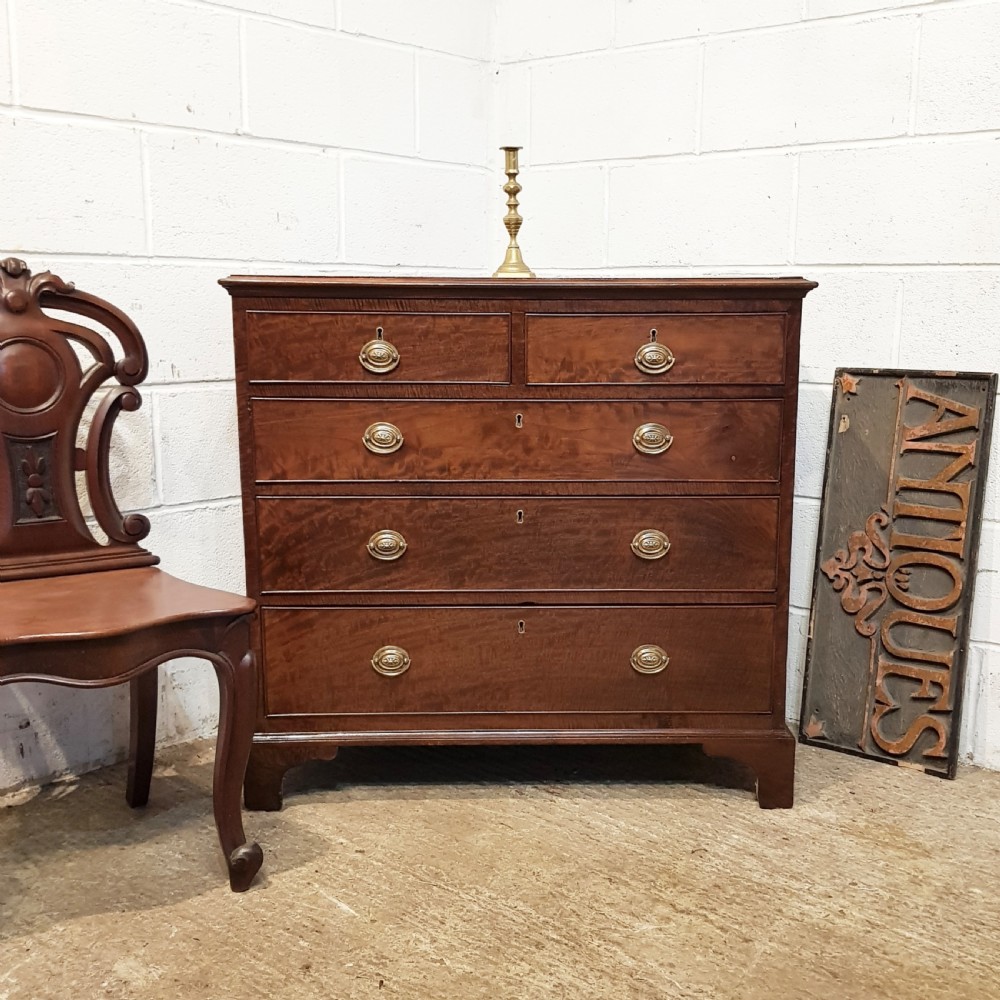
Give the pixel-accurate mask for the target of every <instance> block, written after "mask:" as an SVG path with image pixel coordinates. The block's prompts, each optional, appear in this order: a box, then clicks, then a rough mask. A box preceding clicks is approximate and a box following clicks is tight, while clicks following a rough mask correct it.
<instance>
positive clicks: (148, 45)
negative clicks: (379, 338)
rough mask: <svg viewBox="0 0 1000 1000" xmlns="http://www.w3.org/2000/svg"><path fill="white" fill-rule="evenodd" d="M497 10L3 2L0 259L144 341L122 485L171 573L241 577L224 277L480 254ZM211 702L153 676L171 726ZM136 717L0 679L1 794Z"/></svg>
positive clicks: (101, 694)
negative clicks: (62, 283) (129, 327)
mask: <svg viewBox="0 0 1000 1000" xmlns="http://www.w3.org/2000/svg"><path fill="white" fill-rule="evenodd" d="M494 17H495V10H494V7H493V5H492V3H486V2H482V3H480V2H472V3H470V2H466V0H435V3H434V4H433V6H431V5H427V4H412V3H406V2H403V0H399V2H386V0H222V2H202V0H143V2H142V3H134V2H131V0H0V176H2V177H3V194H2V196H0V257H2V256H7V255H11V254H13V255H15V256H18V257H23V258H25V259H26V260H27V261H28V263H29V265H30V266H31V267H32V268H33V269H36V270H45V269H51V270H52V271H54V272H55V273H56V274H59V275H61V276H62V277H64V278H65V279H66V280H70V281H74V282H75V283H76V284H77V286H78V287H80V288H83V289H85V290H87V291H91V292H93V293H95V294H97V295H100V296H102V297H104V298H106V299H108V300H110V301H111V302H114V303H115V304H116V305H118V306H120V307H122V308H123V309H125V311H126V312H128V313H129V314H130V315H131V316H132V317H133V318H134V319H135V321H136V322H137V324H138V325H139V328H140V330H142V332H143V334H144V336H145V338H146V342H147V346H148V349H149V354H150V362H151V364H150V375H149V379H148V380H147V383H146V385H145V388H144V389H143V397H144V404H143V407H142V409H141V410H139V411H138V412H136V413H133V414H123V415H122V417H121V419H120V420H119V422H118V429H117V431H116V441H115V449H116V451H115V455H116V466H117V475H116V478H117V481H118V482H119V483H120V484H121V486H122V489H121V492H120V497H119V499H120V502H121V505H122V506H123V507H125V508H128V509H138V510H142V511H144V512H145V513H146V514H147V515H148V516H149V518H150V520H151V521H152V532H151V534H150V538H149V545H150V548H151V549H152V550H153V551H154V552H156V553H157V554H158V555H160V556H161V558H162V561H163V566H164V568H165V569H167V570H168V571H171V572H175V573H177V574H178V575H181V576H184V577H186V578H188V579H191V580H193V581H195V582H198V583H202V584H206V585H209V586H217V587H224V588H228V589H231V590H237V591H239V590H242V589H243V586H244V582H243V568H242V557H243V542H242V535H241V526H240V517H239V501H238V495H239V475H238V458H237V456H238V451H237V444H236V426H235V396H234V391H233V381H232V380H233V361H232V339H231V336H232V335H231V320H230V313H229V297H228V295H227V294H226V293H225V291H224V290H223V289H222V288H220V287H219V285H218V284H217V280H218V279H219V278H220V277H223V276H225V275H227V274H230V273H233V272H244V273H245V272H251V273H254V272H256V273H260V272H265V273H278V272H299V273H400V272H409V273H414V272H416V273H419V272H429V273H436V274H449V273H469V272H483V271H484V270H485V269H486V268H487V266H488V264H489V262H490V260H491V259H492V256H493V255H494V254H490V253H488V252H487V251H488V248H487V232H488V231H489V230H490V229H491V228H495V226H494V227H491V226H490V225H489V222H495V217H498V216H499V215H500V214H502V207H501V199H502V192H500V190H499V185H500V184H502V183H503V177H502V175H501V174H500V173H499V169H498V166H497V157H496V156H495V155H493V154H492V153H491V151H490V150H489V149H488V134H487V123H488V121H489V110H490V107H491V100H490V94H491V91H492V87H493V78H492V76H491V72H490V65H489V63H490V55H491V50H490V46H491V44H492V37H493V33H492V27H493V21H494ZM491 206H492V208H493V212H492V213H490V211H489V208H490V207H491ZM491 215H492V217H493V218H490V216H491ZM501 235H502V234H499V233H498V234H496V237H495V240H494V242H495V243H497V244H498V245H499V244H500V242H501ZM126 473H127V475H126ZM0 613H2V607H0ZM217 707H218V695H217V691H216V688H215V679H214V674H213V672H212V669H211V667H210V666H208V665H207V664H201V663H198V662H197V661H183V662H178V663H174V664H171V665H170V667H169V668H161V695H160V727H159V738H160V740H161V741H173V740H183V739H188V738H191V737H193V736H197V735H207V734H210V733H212V732H214V726H215V719H216V712H217ZM126 709H127V695H126V691H125V690H124V689H121V690H119V689H112V690H105V691H98V692H75V691H67V690H65V689H60V688H56V687H53V686H37V687H36V686H30V685H14V686H10V687H5V688H3V689H0V789H5V788H11V787H15V786H18V785H31V784H34V783H37V782H40V781H44V780H46V779H48V778H51V777H53V776H55V775H58V774H60V773H64V772H79V771H83V770H86V769H88V768H91V767H95V766H98V765H99V764H102V763H105V762H107V761H109V760H112V759H114V758H115V757H119V756H121V755H122V753H123V750H124V746H125V743H126V739H127V727H128V719H127V711H126Z"/></svg>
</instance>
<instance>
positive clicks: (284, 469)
mask: <svg viewBox="0 0 1000 1000" xmlns="http://www.w3.org/2000/svg"><path fill="white" fill-rule="evenodd" d="M781 409H782V402H781V400H770V399H760V400H715V399H704V400H671V401H669V402H664V401H649V402H625V401H617V402H589V401H588V402H563V401H555V400H551V401H547V402H527V403H525V402H518V401H516V400H484V401H475V402H473V401H462V402H458V401H454V402H453V401H436V400H419V401H418V400H414V401H410V400H330V399H323V400H284V399H257V400H255V401H254V404H253V419H254V425H253V440H254V451H255V456H256V475H257V479H258V480H260V481H268V480H279V481H295V482H309V481H368V480H383V481H391V482H400V481H433V480H444V481H469V480H471V481H478V480H513V481H522V482H523V481H575V480H583V481H586V480H591V481H615V482H622V481H633V482H634V481H685V480H693V481H703V482H736V481H744V482H769V483H773V482H777V480H778V473H779V445H780V439H781V434H780V430H781ZM647 424H654V425H656V427H654V428H652V429H649V428H647V427H646V425H647ZM386 425H388V426H386ZM637 434H638V435H639V438H640V440H639V442H638V443H636V441H635V440H634V439H635V437H636V435H637ZM665 435H668V436H665ZM366 436H367V437H368V444H367V445H366V444H365V443H364V439H365V437H366ZM400 442H401V443H400ZM640 447H642V448H649V447H660V448H662V447H665V450H662V451H660V453H658V454H647V453H644V452H643V451H641V450H640ZM372 448H375V449H384V450H385V451H386V452H387V453H378V452H377V451H372V450H370V449H372ZM390 449H393V450H391V451H390Z"/></svg>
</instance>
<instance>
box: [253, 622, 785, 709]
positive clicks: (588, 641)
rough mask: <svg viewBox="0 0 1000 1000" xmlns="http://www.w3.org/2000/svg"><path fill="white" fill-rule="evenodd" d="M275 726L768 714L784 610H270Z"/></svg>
mask: <svg viewBox="0 0 1000 1000" xmlns="http://www.w3.org/2000/svg"><path fill="white" fill-rule="evenodd" d="M262 620H263V635H264V654H265V663H266V669H265V693H266V701H267V713H268V714H269V715H298V714H304V715H326V714H336V715H338V716H339V715H352V714H361V715H367V714H384V713H393V714H395V713H451V712H608V713H610V712H761V713H763V712H768V711H769V710H770V708H771V684H770V677H771V665H772V656H773V649H774V631H775V612H774V609H773V608H770V607H726V608H721V607H700V608H662V607H660V608H635V607H618V608H587V609H581V608H551V607H546V608H495V607H490V608H385V609H379V608H364V609H354V608H350V609H342V608H311V609H298V608H296V609H284V608H266V609H264V611H263V612H262Z"/></svg>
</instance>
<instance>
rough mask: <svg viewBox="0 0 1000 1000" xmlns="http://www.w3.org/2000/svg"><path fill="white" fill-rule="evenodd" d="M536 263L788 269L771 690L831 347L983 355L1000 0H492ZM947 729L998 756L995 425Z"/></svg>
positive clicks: (948, 356)
mask: <svg viewBox="0 0 1000 1000" xmlns="http://www.w3.org/2000/svg"><path fill="white" fill-rule="evenodd" d="M498 10H499V21H498V26H497V50H496V60H497V63H498V67H499V77H498V79H499V86H498V90H497V94H496V98H495V100H496V114H495V122H494V128H495V134H496V136H497V138H498V139H499V140H501V141H506V142H517V143H520V144H521V145H523V146H524V147H525V150H524V153H523V154H522V162H523V164H524V170H523V172H522V177H521V180H522V183H523V185H524V191H523V193H522V195H521V201H522V213H523V215H524V216H525V224H524V227H523V229H522V231H521V236H520V243H521V246H522V249H523V252H524V255H525V259H526V260H527V261H528V263H529V265H531V266H532V268H534V269H535V270H536V271H537V272H538V273H539V274H540V275H555V274H565V273H579V274H602V275H605V274H606V275H614V274H637V275H670V274H676V275H687V274H802V275H805V276H807V277H810V278H814V279H816V280H817V281H819V284H820V287H819V288H818V289H817V290H816V291H814V292H813V293H811V294H810V296H809V297H808V298H807V300H806V303H805V314H804V315H805V319H804V326H803V345H802V347H803V351H802V369H801V380H802V384H801V403H800V411H799V415H800V429H799V447H798V462H797V467H798V474H797V481H796V493H797V500H796V511H795V533H794V549H795V553H794V574H793V581H792V603H793V605H794V607H793V611H792V643H791V648H790V652H789V667H790V677H789V691H788V706H789V714H790V715H791V714H793V713H795V712H797V706H798V702H799V697H800V687H801V670H802V663H803V659H804V652H805V635H806V628H807V610H808V607H809V603H810V591H811V580H812V572H813V558H814V551H815V544H816V532H817V522H818V514H819V498H820V494H821V491H822V479H823V464H824V461H825V447H826V430H827V423H828V419H829V408H830V399H831V392H832V377H833V371H834V368H835V367H837V366H838V365H843V366H858V367H879V366H899V367H912V368H943V369H963V370H971V371H989V370H995V369H996V368H997V365H998V358H1000V352H998V349H997V343H998V341H997V334H998V331H1000V45H998V40H1000V3H998V2H995V0H992V2H990V0H988V2H984V0H939V2H936V3H918V2H912V0H892V2H889V0H755V2H753V3H748V2H746V0H701V2H699V0H689V2H677V3H664V2H660V0H584V2H577V0H547V2H545V0H543V2H538V0H534V2H530V3H529V2H528V0H504V2H501V3H500V4H499V5H498ZM996 438H997V443H996V444H995V445H994V449H993V460H992V461H993V474H992V477H991V482H990V486H989V492H988V495H987V503H986V517H987V521H986V523H985V524H984V527H983V536H982V545H981V551H980V563H979V566H980V569H979V574H978V579H977V581H976V591H977V593H976V600H975V606H974V610H973V617H972V640H973V641H972V647H971V654H970V659H969V676H968V685H967V700H966V711H965V719H964V724H963V730H962V739H961V748H962V752H963V755H964V756H965V757H966V758H967V759H969V760H972V761H974V762H976V763H979V764H983V765H986V766H989V767H994V768H1000V603H998V599H1000V582H998V581H1000V549H998V543H997V538H998V528H1000V520H998V519H1000V507H998V500H997V498H998V496H1000V487H998V485H997V484H998V483H1000V464H998V459H1000V428H998V433H997V434H996Z"/></svg>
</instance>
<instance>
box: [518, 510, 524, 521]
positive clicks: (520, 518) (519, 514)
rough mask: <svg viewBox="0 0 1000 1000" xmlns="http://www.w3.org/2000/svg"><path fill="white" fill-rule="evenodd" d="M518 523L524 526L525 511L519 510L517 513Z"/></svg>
mask: <svg viewBox="0 0 1000 1000" xmlns="http://www.w3.org/2000/svg"><path fill="white" fill-rule="evenodd" d="M517 523H518V524H524V511H523V510H519V511H518V512H517Z"/></svg>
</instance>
